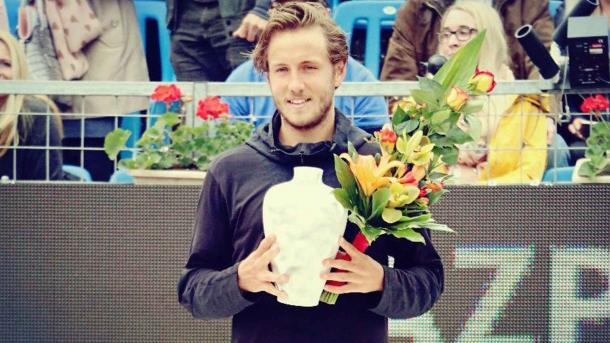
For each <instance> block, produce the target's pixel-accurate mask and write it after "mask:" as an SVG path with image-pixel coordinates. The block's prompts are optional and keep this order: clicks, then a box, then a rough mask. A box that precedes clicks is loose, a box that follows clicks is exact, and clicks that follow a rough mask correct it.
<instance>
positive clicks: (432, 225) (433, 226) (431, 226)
mask: <svg viewBox="0 0 610 343" xmlns="http://www.w3.org/2000/svg"><path fill="white" fill-rule="evenodd" d="M420 225H421V226H422V227H423V228H426V229H428V230H431V231H441V232H449V233H455V231H453V230H451V229H450V228H449V226H447V225H445V224H440V223H437V222H434V221H430V222H427V223H425V224H420Z"/></svg>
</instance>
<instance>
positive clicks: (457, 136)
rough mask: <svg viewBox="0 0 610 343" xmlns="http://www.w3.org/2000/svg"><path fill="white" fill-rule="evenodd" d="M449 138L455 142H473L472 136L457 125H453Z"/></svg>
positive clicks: (448, 133) (448, 134)
mask: <svg viewBox="0 0 610 343" xmlns="http://www.w3.org/2000/svg"><path fill="white" fill-rule="evenodd" d="M447 138H448V139H449V140H450V141H451V142H453V143H455V144H464V143H467V142H472V137H471V136H470V134H468V133H466V132H464V131H463V130H462V129H460V128H459V127H457V126H454V127H452V128H451V130H449V132H447Z"/></svg>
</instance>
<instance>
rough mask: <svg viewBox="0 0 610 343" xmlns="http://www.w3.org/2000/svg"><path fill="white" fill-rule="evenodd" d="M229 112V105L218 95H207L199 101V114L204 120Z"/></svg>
mask: <svg viewBox="0 0 610 343" xmlns="http://www.w3.org/2000/svg"><path fill="white" fill-rule="evenodd" d="M226 113H229V105H228V104H227V103H225V102H223V101H222V100H220V98H219V97H217V96H211V97H207V98H205V99H203V100H199V102H198V103H197V116H198V117H199V118H201V119H203V120H209V119H217V118H218V117H220V116H221V115H222V114H226Z"/></svg>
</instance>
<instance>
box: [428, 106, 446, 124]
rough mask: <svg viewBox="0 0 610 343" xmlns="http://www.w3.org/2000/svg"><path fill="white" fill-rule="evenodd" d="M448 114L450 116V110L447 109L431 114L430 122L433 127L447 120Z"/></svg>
mask: <svg viewBox="0 0 610 343" xmlns="http://www.w3.org/2000/svg"><path fill="white" fill-rule="evenodd" d="M450 114H451V110H449V109H445V110H441V111H438V112H434V113H433V114H432V119H431V120H430V122H431V123H432V124H433V125H438V124H440V123H442V122H444V121H445V120H447V119H449V115H450Z"/></svg>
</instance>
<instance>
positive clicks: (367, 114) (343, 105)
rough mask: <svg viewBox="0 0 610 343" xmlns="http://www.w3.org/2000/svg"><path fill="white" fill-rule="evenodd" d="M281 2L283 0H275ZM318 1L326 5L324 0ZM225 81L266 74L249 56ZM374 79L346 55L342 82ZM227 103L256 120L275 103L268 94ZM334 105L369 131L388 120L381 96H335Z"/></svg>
mask: <svg viewBox="0 0 610 343" xmlns="http://www.w3.org/2000/svg"><path fill="white" fill-rule="evenodd" d="M275 2H276V3H281V2H285V1H275ZM310 2H318V3H321V4H323V5H325V6H326V2H325V1H310ZM226 81H227V82H266V76H265V75H263V74H259V73H258V72H257V71H256V70H255V69H254V64H253V63H252V60H248V61H246V62H244V63H242V64H241V65H240V66H239V67H237V68H236V69H235V70H233V72H231V74H230V75H229V77H228V78H227V80H226ZM375 81H377V79H376V78H375V77H374V76H373V74H372V73H371V72H370V71H369V70H368V69H366V67H365V66H364V65H362V64H361V63H360V62H358V61H356V60H355V59H353V58H352V57H348V60H347V65H346V74H345V82H375ZM223 100H224V101H226V102H227V103H228V104H229V111H230V113H231V114H232V115H235V116H248V115H251V114H253V115H255V116H256V121H255V124H256V125H259V124H262V123H265V122H267V121H268V120H269V119H270V118H271V116H272V115H273V113H275V110H276V107H275V104H274V103H273V99H272V98H271V97H270V96H268V97H245V96H232V97H228V96H227V97H223ZM335 107H336V108H338V109H339V111H341V112H342V113H343V114H345V115H346V116H347V117H348V118H351V119H352V120H353V122H354V123H355V125H356V126H358V127H360V128H362V129H364V130H366V131H368V132H372V131H375V130H378V129H381V127H382V126H383V124H385V123H387V122H388V121H389V119H388V109H387V104H386V102H385V100H384V98H383V97H380V96H378V97H373V96H347V97H344V96H337V97H335Z"/></svg>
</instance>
